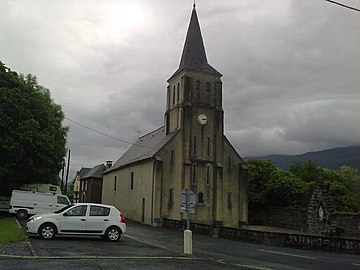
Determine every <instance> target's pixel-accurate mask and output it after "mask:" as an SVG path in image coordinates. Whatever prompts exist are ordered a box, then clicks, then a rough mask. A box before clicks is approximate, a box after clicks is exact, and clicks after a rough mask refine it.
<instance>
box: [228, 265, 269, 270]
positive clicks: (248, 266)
mask: <svg viewBox="0 0 360 270" xmlns="http://www.w3.org/2000/svg"><path fill="white" fill-rule="evenodd" d="M235 265H236V266H239V267H246V268H249V269H256V270H275V269H273V268H266V267H261V266H253V265H246V264H235Z"/></svg>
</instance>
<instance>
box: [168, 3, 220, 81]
mask: <svg viewBox="0 0 360 270" xmlns="http://www.w3.org/2000/svg"><path fill="white" fill-rule="evenodd" d="M183 69H189V70H195V71H201V72H205V73H210V74H215V75H219V76H222V75H221V73H219V72H218V71H217V70H216V69H214V68H213V67H212V66H210V65H209V64H208V62H207V58H206V52H205V47H204V42H203V39H202V35H201V30H200V25H199V20H198V18H197V14H196V9H195V5H194V8H193V10H192V13H191V18H190V23H189V28H188V31H187V34H186V39H185V44H184V48H183V52H182V56H181V60H180V65H179V68H178V70H177V71H175V73H174V74H173V75H172V76H171V77H170V79H171V78H172V77H173V76H175V75H176V74H178V73H179V72H181V71H182V70H183Z"/></svg>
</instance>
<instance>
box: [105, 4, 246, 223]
mask: <svg viewBox="0 0 360 270" xmlns="http://www.w3.org/2000/svg"><path fill="white" fill-rule="evenodd" d="M221 76H222V75H221V74H220V73H219V72H218V71H217V70H216V69H214V68H213V67H212V66H210V65H209V64H208V61H207V57H206V53H205V47H204V44H203V39H202V35H201V30H200V25H199V21H198V18H197V13H196V8H195V5H194V7H193V10H192V14H191V18H190V24H189V27H188V31H187V35H186V40H185V44H184V48H183V52H182V56H181V60H180V65H179V68H178V69H177V70H176V71H175V73H174V74H173V75H172V76H171V77H170V78H169V79H168V81H167V82H168V87H167V91H166V111H165V116H164V126H162V127H160V128H158V129H156V130H154V131H152V132H150V133H149V134H147V135H144V136H142V137H140V138H139V139H138V141H137V142H135V143H134V144H133V145H132V146H131V147H130V148H129V149H128V151H127V152H125V154H124V155H123V156H121V157H120V158H119V159H118V160H117V161H116V162H114V164H113V165H112V166H111V167H110V168H108V169H107V170H106V171H105V172H104V178H103V189H102V202H103V203H105V204H112V205H115V206H116V207H117V208H118V209H120V211H122V213H123V214H124V215H125V217H127V218H129V219H131V220H135V221H138V222H141V223H144V224H149V225H151V226H161V225H162V224H163V223H164V222H166V221H182V220H186V213H182V212H181V211H180V209H181V196H180V193H181V191H182V190H183V189H191V190H192V191H193V192H194V193H195V195H196V200H197V202H196V205H195V207H194V209H195V212H194V213H192V214H191V222H192V223H198V224H205V225H211V226H217V225H218V226H226V227H233V228H236V227H243V226H246V225H247V222H248V198H247V193H248V191H247V167H246V164H245V162H244V161H243V160H242V158H241V157H240V155H239V154H238V153H237V151H236V150H235V149H234V147H233V146H232V145H231V143H230V142H229V140H228V139H227V138H226V137H225V135H224V110H223V107H222V82H221Z"/></svg>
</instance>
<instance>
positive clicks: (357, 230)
mask: <svg viewBox="0 0 360 270" xmlns="http://www.w3.org/2000/svg"><path fill="white" fill-rule="evenodd" d="M336 223H337V226H338V227H340V228H343V229H344V234H345V235H346V236H350V237H357V238H360V214H351V213H340V214H339V213H338V214H337V215H336Z"/></svg>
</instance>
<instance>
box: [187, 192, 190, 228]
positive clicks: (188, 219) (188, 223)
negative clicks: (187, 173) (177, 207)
mask: <svg viewBox="0 0 360 270" xmlns="http://www.w3.org/2000/svg"><path fill="white" fill-rule="evenodd" d="M189 210H190V209H189V192H188V190H187V189H186V229H187V230H190V213H189V212H190V211H189Z"/></svg>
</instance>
